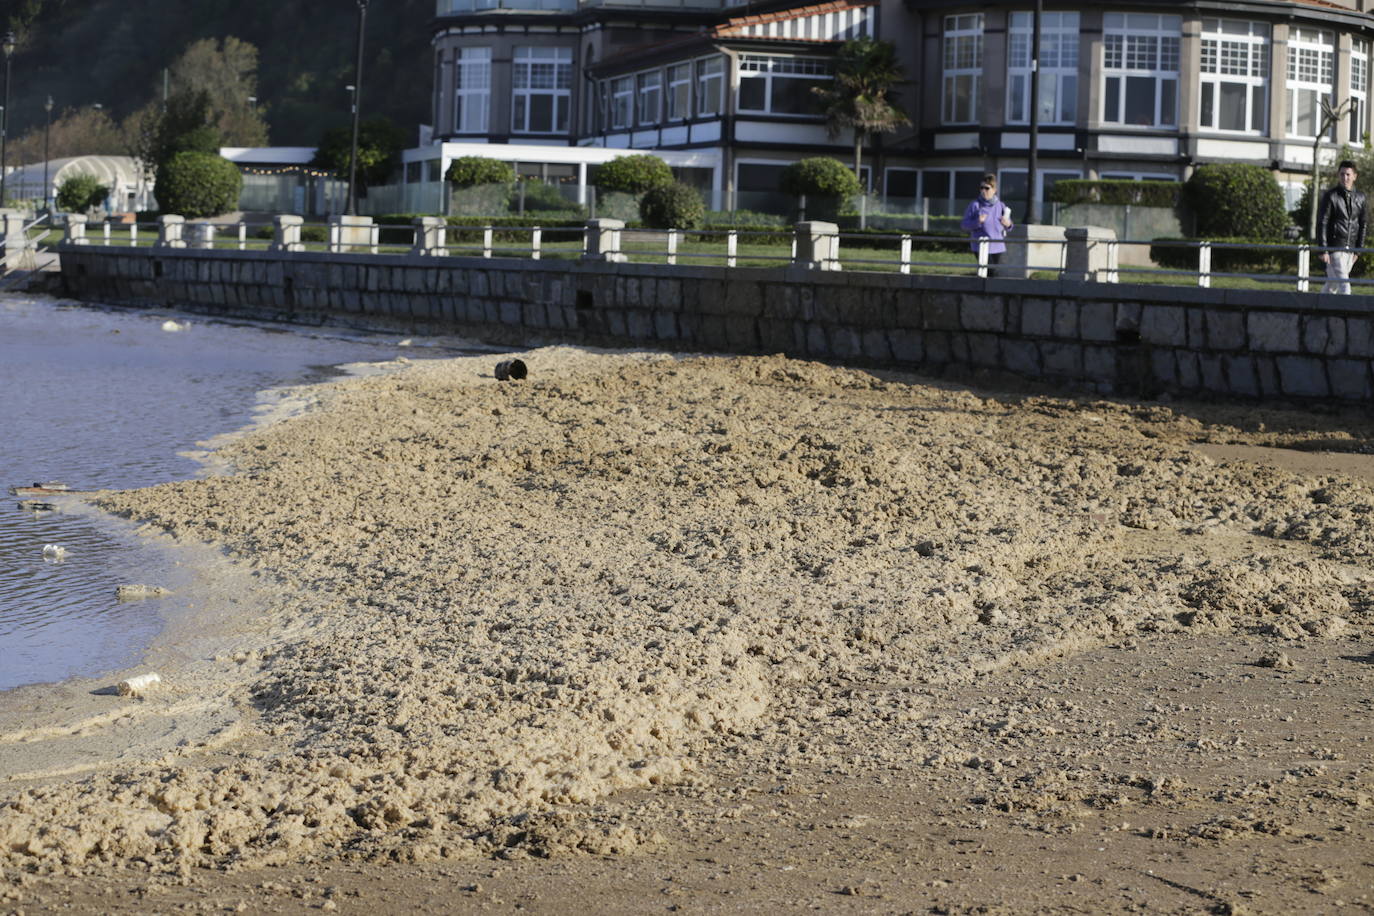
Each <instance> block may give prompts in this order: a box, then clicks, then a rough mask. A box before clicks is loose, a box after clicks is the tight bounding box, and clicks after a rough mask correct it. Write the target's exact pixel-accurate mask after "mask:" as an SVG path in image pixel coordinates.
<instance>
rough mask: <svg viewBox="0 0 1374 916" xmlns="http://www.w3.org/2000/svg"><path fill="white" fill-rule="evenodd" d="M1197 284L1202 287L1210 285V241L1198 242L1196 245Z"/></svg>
mask: <svg viewBox="0 0 1374 916" xmlns="http://www.w3.org/2000/svg"><path fill="white" fill-rule="evenodd" d="M1197 285H1198V286H1200V287H1202V288H1203V289H1210V288H1211V286H1212V243H1211V242H1198V246H1197Z"/></svg>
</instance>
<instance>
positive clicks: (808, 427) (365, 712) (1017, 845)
mask: <svg viewBox="0 0 1374 916" xmlns="http://www.w3.org/2000/svg"><path fill="white" fill-rule="evenodd" d="M519 355H520V356H521V358H522V359H524V360H525V362H526V363H527V364H528V365H529V367H530V375H529V378H528V379H525V380H523V381H519V382H498V381H497V380H496V379H495V378H494V377H493V375H492V370H493V367H494V365H495V359H494V358H493V357H490V356H484V357H473V358H459V359H448V360H433V361H425V362H415V363H410V364H405V365H398V366H395V367H394V369H395V371H393V372H389V373H387V374H384V375H371V376H366V377H359V378H346V379H340V380H336V381H332V382H330V383H329V384H326V385H321V386H315V387H312V388H310V389H308V390H301V391H299V392H295V394H296V395H297V396H298V397H299V398H302V399H304V400H306V401H308V402H309V403H310V404H311V409H310V410H309V411H307V412H305V413H303V414H302V415H299V416H295V417H292V418H291V419H288V420H283V421H282V422H277V423H274V424H271V425H268V426H265V427H264V428H261V429H257V430H254V431H252V432H251V433H249V434H247V435H244V436H240V437H235V438H232V439H230V440H228V441H227V442H226V443H224V444H222V445H221V447H220V448H219V449H218V451H217V454H216V457H217V458H218V459H219V460H221V461H222V462H224V464H225V466H226V467H228V468H231V469H232V470H231V472H229V473H224V474H220V475H216V476H210V477H206V478H204V479H198V480H193V481H184V482H177V483H169V484H164V485H161V486H157V487H152V488H149V489H144V490H136V491H124V492H108V493H103V494H100V495H99V496H97V497H96V498H95V499H94V500H93V501H94V504H95V505H96V506H97V507H98V508H99V509H100V510H102V511H105V512H109V513H112V514H114V515H116V516H118V517H119V518H121V519H125V520H127V522H128V523H129V524H132V525H135V526H138V528H139V530H140V531H141V532H143V533H144V534H145V536H147V537H149V538H155V539H159V540H161V541H164V542H165V543H167V544H168V545H169V548H171V549H176V550H182V551H186V552H187V553H186V557H187V560H186V562H188V563H193V564H194V565H195V568H196V569H197V570H198V574H199V575H200V576H201V584H200V588H201V589H202V590H203V592H204V594H205V596H206V598H205V602H204V608H203V611H202V613H201V614H200V615H199V616H197V617H196V618H195V619H194V620H190V621H183V622H181V623H179V624H177V625H174V626H172V627H170V628H169V629H168V631H167V632H166V633H164V634H163V636H162V638H161V639H160V640H159V643H158V645H156V646H155V647H154V649H153V651H152V653H151V654H150V656H149V658H148V659H147V660H146V664H145V665H142V666H140V667H139V668H138V669H135V670H134V671H131V672H125V673H124V674H134V673H139V672H142V671H145V670H155V671H157V672H159V674H160V675H161V676H162V678H163V682H162V684H160V685H159V687H158V689H156V690H152V691H150V692H149V693H148V694H147V695H146V696H144V697H121V696H117V695H114V694H113V693H112V692H111V691H110V690H109V689H108V688H109V687H110V685H111V684H112V683H113V682H112V681H108V680H107V681H74V682H69V683H67V684H63V685H60V686H58V687H34V688H25V689H22V690H19V691H14V692H13V693H12V694H11V695H9V696H8V697H7V698H6V699H5V701H4V703H3V704H0V869H2V870H3V877H4V881H3V883H0V911H6V910H13V911H23V912H43V911H47V910H55V909H58V908H62V907H68V909H67V911H68V912H130V913H133V912H140V913H142V912H148V911H149V910H153V911H174V910H180V909H186V910H194V911H223V910H231V911H232V910H236V909H237V910H240V911H254V912H269V911H270V912H296V911H306V910H315V909H325V910H337V911H342V912H368V911H372V912H375V911H378V910H382V911H392V912H398V911H415V912H419V911H426V910H432V911H435V912H453V911H462V910H468V909H471V910H478V909H491V910H493V911H509V910H512V909H520V910H521V911H528V912H547V913H592V912H596V913H622V912H623V913H642V912H656V911H664V912H708V911H717V912H718V911H739V910H757V911H769V912H777V911H785V912H796V911H802V910H811V909H820V910H824V911H835V912H874V913H880V912H881V913H888V912H891V913H908V912H918V913H925V912H943V913H965V912H1002V913H1020V912H1126V911H1136V910H1139V911H1144V910H1148V911H1151V912H1166V913H1172V912H1179V913H1188V912H1208V911H1210V912H1225V913H1240V912H1247V913H1249V912H1258V913H1292V912H1340V911H1349V912H1369V911H1374V890H1371V888H1374V853H1371V851H1370V850H1371V849H1374V747H1371V745H1370V740H1369V737H1368V736H1369V734H1370V727H1369V726H1370V721H1371V714H1374V703H1372V701H1371V697H1372V696H1374V638H1372V637H1374V526H1371V515H1372V514H1374V421H1371V420H1370V419H1369V417H1368V416H1357V415H1352V414H1337V413H1321V412H1318V411H1314V410H1311V409H1307V410H1302V411H1298V410H1288V411H1285V410H1277V409H1258V408H1256V407H1254V406H1243V405H1239V406H1238V405H1229V406H1228V405H1202V404H1193V403H1182V402H1175V403H1168V404H1159V403H1151V404H1136V403H1131V402H1128V401H1121V400H1100V399H1088V398H1074V397H1068V396H1051V395H1047V394H1040V393H1026V392H1019V393H1015V392H1013V393H1001V392H997V391H993V390H975V389H972V388H969V387H967V386H962V385H958V384H953V383H948V382H935V381H932V380H930V379H923V378H919V377H915V376H909V375H902V374H897V373H886V372H884V373H876V372H871V371H861V370H856V369H846V368H836V367H831V366H826V365H821V364H816V363H807V362H800V361H794V360H787V359H784V358H782V357H751V358H724V357H691V356H673V355H667V354H660V353H623V352H597V351H589V350H585V349H578V348H568V347H551V348H544V349H539V350H534V351H530V352H527V353H524V354H519ZM152 584H156V583H152Z"/></svg>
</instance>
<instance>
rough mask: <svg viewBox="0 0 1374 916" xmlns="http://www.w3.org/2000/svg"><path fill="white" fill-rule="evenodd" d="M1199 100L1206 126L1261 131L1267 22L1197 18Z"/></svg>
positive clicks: (1266, 104) (1266, 84) (1266, 80)
mask: <svg viewBox="0 0 1374 916" xmlns="http://www.w3.org/2000/svg"><path fill="white" fill-rule="evenodd" d="M1201 71H1202V72H1201V74H1200V77H1201V84H1202V100H1201V105H1200V107H1199V119H1200V121H1201V124H1202V127H1203V128H1204V129H1207V130H1229V131H1236V132H1238V133H1250V134H1262V133H1264V131H1265V126H1266V124H1267V123H1268V120H1269V119H1268V112H1269V26H1268V25H1266V24H1265V23H1262V22H1244V21H1241V20H1236V19H1204V20H1202V67H1201Z"/></svg>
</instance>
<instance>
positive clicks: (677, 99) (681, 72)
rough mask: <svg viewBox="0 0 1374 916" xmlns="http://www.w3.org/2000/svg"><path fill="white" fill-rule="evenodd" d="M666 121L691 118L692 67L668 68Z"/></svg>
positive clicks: (689, 65) (685, 65)
mask: <svg viewBox="0 0 1374 916" xmlns="http://www.w3.org/2000/svg"><path fill="white" fill-rule="evenodd" d="M667 102H668V120H669V121H683V120H686V119H687V118H689V117H691V116H692V65H691V64H678V65H677V66H675V67H669V68H668V97H667Z"/></svg>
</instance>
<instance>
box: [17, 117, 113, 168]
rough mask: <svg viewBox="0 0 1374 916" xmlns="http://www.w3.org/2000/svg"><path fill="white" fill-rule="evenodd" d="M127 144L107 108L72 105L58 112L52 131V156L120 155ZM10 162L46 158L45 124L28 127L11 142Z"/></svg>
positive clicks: (57, 157) (56, 157) (54, 157)
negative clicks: (20, 135)
mask: <svg viewBox="0 0 1374 916" xmlns="http://www.w3.org/2000/svg"><path fill="white" fill-rule="evenodd" d="M124 153H125V144H124V140H123V137H122V135H121V133H120V129H119V127H118V126H116V125H115V123H114V121H113V120H112V119H111V118H110V116H109V115H108V114H106V113H105V111H104V110H102V109H99V108H68V109H67V110H65V111H63V112H62V113H61V114H59V115H57V116H56V117H55V118H54V119H53V122H52V128H51V130H50V131H49V132H48V158H50V159H66V158H68V157H70V156H120V155H124ZM9 160H10V164H11V165H14V164H20V163H26V162H42V161H43V128H41V127H37V128H34V129H33V130H30V131H28V132H27V133H25V134H24V135H23V136H22V137H20V138H19V139H18V140H11V141H10V145H9Z"/></svg>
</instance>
